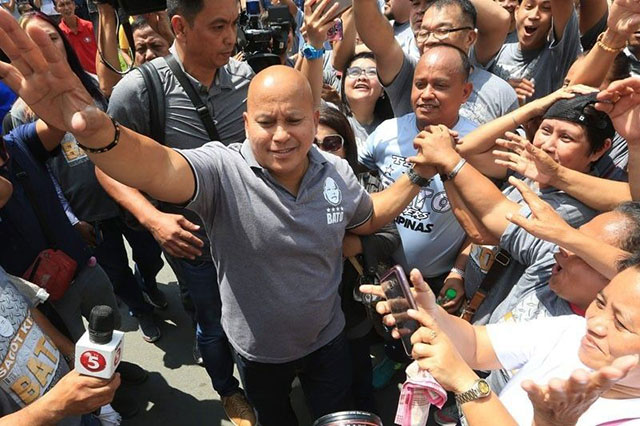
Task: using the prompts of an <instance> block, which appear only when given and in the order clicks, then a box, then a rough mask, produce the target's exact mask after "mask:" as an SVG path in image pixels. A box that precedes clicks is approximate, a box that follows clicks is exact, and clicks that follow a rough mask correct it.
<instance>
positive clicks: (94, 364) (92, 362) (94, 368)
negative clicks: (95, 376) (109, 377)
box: [80, 351, 107, 373]
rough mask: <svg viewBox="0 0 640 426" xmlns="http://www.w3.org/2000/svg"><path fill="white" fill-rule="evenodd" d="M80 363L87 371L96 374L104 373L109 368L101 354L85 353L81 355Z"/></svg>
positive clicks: (94, 352)
mask: <svg viewBox="0 0 640 426" xmlns="http://www.w3.org/2000/svg"><path fill="white" fill-rule="evenodd" d="M80 363H81V364H82V366H83V367H84V368H86V369H87V370H89V371H91V372H93V373H96V372H98V371H102V370H104V369H105V367H106V366H107V361H106V360H105V359H104V356H102V354H101V353H100V352H96V351H85V352H83V353H82V355H80Z"/></svg>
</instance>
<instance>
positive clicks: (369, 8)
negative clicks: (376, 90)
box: [353, 0, 404, 86]
mask: <svg viewBox="0 0 640 426" xmlns="http://www.w3.org/2000/svg"><path fill="white" fill-rule="evenodd" d="M353 16H354V18H355V22H356V30H357V31H358V34H359V35H360V38H361V39H362V41H363V42H364V44H366V45H367V47H368V48H369V49H371V51H372V52H373V54H374V55H376V63H377V68H378V76H379V77H380V82H381V83H382V84H383V85H385V86H386V85H389V84H391V83H392V82H393V80H394V79H395V78H396V76H397V75H398V73H399V72H400V69H401V68H402V62H403V61H404V53H403V52H402V48H401V47H400V44H399V43H398V41H397V40H396V39H395V37H394V35H393V28H392V27H391V25H390V24H389V21H388V20H387V18H385V17H384V15H382V13H381V12H380V9H379V8H378V2H377V1H376V0H354V1H353Z"/></svg>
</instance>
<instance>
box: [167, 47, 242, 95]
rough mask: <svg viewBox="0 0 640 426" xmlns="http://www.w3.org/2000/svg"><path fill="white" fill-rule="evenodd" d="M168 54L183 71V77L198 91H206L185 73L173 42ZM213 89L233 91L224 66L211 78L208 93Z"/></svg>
mask: <svg viewBox="0 0 640 426" xmlns="http://www.w3.org/2000/svg"><path fill="white" fill-rule="evenodd" d="M169 52H171V54H172V55H173V57H174V58H176V61H177V62H178V64H179V65H180V68H182V71H184V73H185V75H186V76H187V78H188V79H189V80H190V81H191V83H192V84H193V85H194V86H195V88H196V89H197V90H198V91H203V90H206V86H205V85H203V84H202V83H200V82H199V81H198V80H196V79H195V78H194V77H193V76H191V74H189V73H188V72H187V70H185V69H184V65H183V64H182V60H181V59H180V56H179V55H178V52H177V50H176V43H175V42H173V44H172V45H171V47H170V48H169ZM214 88H218V89H217V90H220V89H233V83H232V81H231V76H230V75H229V71H228V70H227V66H226V65H225V66H223V67H220V68H218V71H217V72H216V75H215V77H213V84H212V85H211V87H210V88H209V91H214Z"/></svg>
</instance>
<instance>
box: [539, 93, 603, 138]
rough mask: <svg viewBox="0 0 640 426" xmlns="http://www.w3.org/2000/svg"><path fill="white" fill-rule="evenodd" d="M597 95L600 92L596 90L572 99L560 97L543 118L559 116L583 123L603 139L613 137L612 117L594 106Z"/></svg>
mask: <svg viewBox="0 0 640 426" xmlns="http://www.w3.org/2000/svg"><path fill="white" fill-rule="evenodd" d="M597 95H598V93H597V92H594V93H589V94H587V95H576V96H574V97H573V98H571V99H560V100H559V101H556V103H554V104H553V105H552V106H551V108H549V109H548V110H547V112H546V113H545V114H544V115H543V116H542V118H543V119H545V118H557V119H560V120H565V121H570V122H572V123H577V124H581V125H583V126H584V127H586V128H587V129H588V130H589V132H590V133H591V134H595V136H597V137H598V138H600V139H601V140H602V141H604V140H605V139H607V138H612V137H613V135H614V133H615V129H614V128H613V123H612V122H611V119H610V118H609V116H608V115H607V114H605V113H604V112H602V111H598V110H596V109H595V108H594V107H593V105H594V104H595V103H596V102H597V99H596V96H597Z"/></svg>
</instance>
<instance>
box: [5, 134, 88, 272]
mask: <svg viewBox="0 0 640 426" xmlns="http://www.w3.org/2000/svg"><path fill="white" fill-rule="evenodd" d="M4 140H5V143H6V145H7V151H8V152H9V155H10V157H11V158H10V160H9V164H8V168H7V169H6V170H4V171H0V173H1V174H2V175H3V176H4V177H6V178H7V179H8V180H9V181H10V182H11V183H12V184H13V195H12V196H11V198H10V199H9V201H8V202H7V204H6V205H5V206H4V207H2V208H1V209H0V241H2V244H0V265H2V267H3V268H5V269H6V270H7V272H9V273H10V274H13V275H19V276H21V275H23V274H24V272H25V271H26V270H27V269H28V268H29V266H30V265H31V263H33V261H34V260H35V258H36V257H37V256H38V253H40V252H41V251H42V250H45V249H47V248H52V247H51V244H49V243H48V242H47V238H46V236H45V233H44V231H43V229H42V226H41V225H40V222H39V221H38V216H37V214H36V211H35V210H34V208H33V206H32V204H31V202H30V201H29V197H28V195H27V192H26V190H25V187H24V182H25V180H27V179H28V181H29V182H30V184H31V188H33V191H34V193H35V198H36V199H37V200H38V205H39V208H40V210H41V211H42V213H43V214H44V216H45V217H46V220H47V224H48V227H49V229H50V230H51V233H52V234H53V237H54V239H55V245H56V247H55V248H58V249H60V250H62V251H64V252H65V253H66V254H67V255H69V256H71V257H72V258H73V259H74V260H75V261H76V262H78V266H79V267H80V266H81V265H84V264H86V263H87V260H88V259H89V257H90V256H91V253H90V250H89V248H88V247H87V246H86V245H85V244H84V242H83V241H82V239H81V238H80V236H79V235H78V233H77V232H76V231H75V229H73V227H72V226H71V223H69V219H67V216H66V214H65V211H64V209H63V207H62V204H60V201H59V200H58V195H57V193H56V190H55V187H54V186H53V183H52V182H51V178H50V177H49V174H48V172H47V169H46V167H45V165H44V162H45V161H46V159H47V158H48V157H49V153H48V152H47V151H46V150H45V149H44V147H43V146H42V142H40V139H39V138H38V135H37V133H36V125H35V123H30V124H26V125H24V126H20V127H18V128H16V129H14V130H13V131H12V132H11V133H9V134H8V135H6V136H5V137H4ZM20 169H21V170H20ZM21 171H22V172H24V173H26V177H18V176H19V175H20V173H21Z"/></svg>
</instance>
